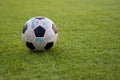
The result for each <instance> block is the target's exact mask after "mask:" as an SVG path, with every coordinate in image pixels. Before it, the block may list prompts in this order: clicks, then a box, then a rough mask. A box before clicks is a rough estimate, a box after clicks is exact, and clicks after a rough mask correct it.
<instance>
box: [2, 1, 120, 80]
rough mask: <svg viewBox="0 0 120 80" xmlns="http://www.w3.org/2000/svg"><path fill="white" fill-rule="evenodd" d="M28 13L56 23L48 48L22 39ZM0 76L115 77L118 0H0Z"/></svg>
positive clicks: (21, 79)
mask: <svg viewBox="0 0 120 80" xmlns="http://www.w3.org/2000/svg"><path fill="white" fill-rule="evenodd" d="M34 16H46V17H48V18H50V19H52V20H53V21H54V22H55V23H56V25H57V28H58V32H59V37H58V41H57V43H56V45H55V46H54V47H53V48H52V49H50V50H48V51H45V52H31V51H30V50H29V49H27V48H26V47H25V45H24V44H23V43H22V39H21V33H22V28H23V25H24V23H25V22H26V21H27V20H28V19H30V18H31V17H34ZM0 80H120V0H1V1H0Z"/></svg>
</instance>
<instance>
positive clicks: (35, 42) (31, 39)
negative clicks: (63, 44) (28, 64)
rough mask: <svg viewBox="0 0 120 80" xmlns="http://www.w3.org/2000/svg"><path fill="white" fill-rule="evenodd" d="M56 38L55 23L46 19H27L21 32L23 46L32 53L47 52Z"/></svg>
mask: <svg viewBox="0 0 120 80" xmlns="http://www.w3.org/2000/svg"><path fill="white" fill-rule="evenodd" d="M57 37H58V32H57V29H56V25H55V23H54V22H53V21H52V20H50V19H49V18H47V17H43V16H38V17H33V18H31V19H29V20H28V21H27V22H26V23H25V25H24V27H23V30H22V39H23V41H24V43H25V45H26V46H27V47H28V48H29V49H30V50H33V51H42V50H48V49H50V48H51V47H53V46H54V44H55V43H56V40H57Z"/></svg>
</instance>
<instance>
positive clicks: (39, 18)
mask: <svg viewBox="0 0 120 80" xmlns="http://www.w3.org/2000/svg"><path fill="white" fill-rule="evenodd" d="M35 19H38V20H42V19H45V17H43V16H38V17H35Z"/></svg>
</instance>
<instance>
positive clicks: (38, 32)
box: [34, 26, 45, 37]
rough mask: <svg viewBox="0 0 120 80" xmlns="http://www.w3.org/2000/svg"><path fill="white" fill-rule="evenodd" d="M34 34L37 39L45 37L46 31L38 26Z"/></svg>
mask: <svg viewBox="0 0 120 80" xmlns="http://www.w3.org/2000/svg"><path fill="white" fill-rule="evenodd" d="M34 32H35V36H36V37H44V34H45V29H44V28H43V27H41V26H38V27H37V28H36V29H34Z"/></svg>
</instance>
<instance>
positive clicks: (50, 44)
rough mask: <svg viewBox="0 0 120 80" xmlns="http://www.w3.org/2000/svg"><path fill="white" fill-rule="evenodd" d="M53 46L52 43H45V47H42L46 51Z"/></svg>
mask: <svg viewBox="0 0 120 80" xmlns="http://www.w3.org/2000/svg"><path fill="white" fill-rule="evenodd" d="M52 46H53V42H49V43H47V45H46V46H45V47H44V48H45V49H46V50H48V49H50V48H51V47H52Z"/></svg>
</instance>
